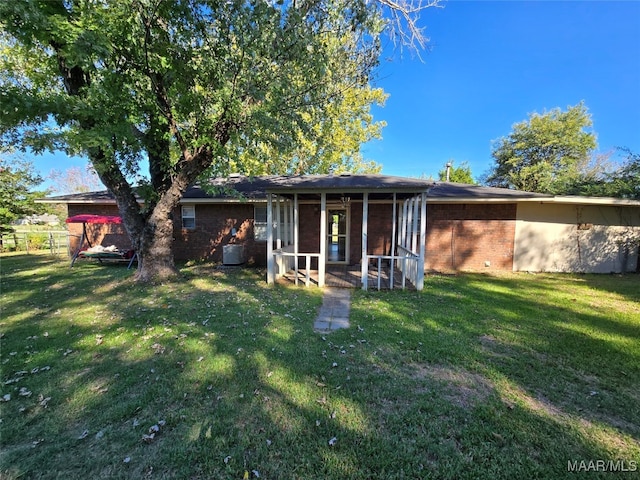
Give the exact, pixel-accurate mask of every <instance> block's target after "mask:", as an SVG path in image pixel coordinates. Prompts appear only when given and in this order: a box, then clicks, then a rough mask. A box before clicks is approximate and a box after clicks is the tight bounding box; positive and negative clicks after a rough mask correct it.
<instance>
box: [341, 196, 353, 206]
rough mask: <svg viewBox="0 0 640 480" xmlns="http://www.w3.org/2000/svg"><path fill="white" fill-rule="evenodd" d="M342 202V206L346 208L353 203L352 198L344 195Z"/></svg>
mask: <svg viewBox="0 0 640 480" xmlns="http://www.w3.org/2000/svg"><path fill="white" fill-rule="evenodd" d="M340 202H342V206H343V207H345V208H346V207H348V206H349V204H350V203H351V197H347V196H345V195H343V196H341V197H340Z"/></svg>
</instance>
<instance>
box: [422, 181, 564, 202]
mask: <svg viewBox="0 0 640 480" xmlns="http://www.w3.org/2000/svg"><path fill="white" fill-rule="evenodd" d="M427 198H428V199H429V200H431V199H436V198H441V199H452V198H457V199H460V198H467V199H505V200H513V201H517V200H522V199H533V198H535V199H540V200H542V199H545V198H553V195H546V194H543V193H532V192H523V191H521V190H510V189H508V188H496V187H482V186H480V185H467V184H465V183H453V182H436V183H434V185H433V186H432V187H431V188H430V189H429V192H428V193H427Z"/></svg>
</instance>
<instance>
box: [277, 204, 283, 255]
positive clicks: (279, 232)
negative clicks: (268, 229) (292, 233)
mask: <svg viewBox="0 0 640 480" xmlns="http://www.w3.org/2000/svg"><path fill="white" fill-rule="evenodd" d="M282 200H283V199H282V197H280V195H276V248H277V249H278V250H280V249H281V248H282V228H280V227H281V225H282V223H281V222H282V219H281V218H280V206H281V205H282Z"/></svg>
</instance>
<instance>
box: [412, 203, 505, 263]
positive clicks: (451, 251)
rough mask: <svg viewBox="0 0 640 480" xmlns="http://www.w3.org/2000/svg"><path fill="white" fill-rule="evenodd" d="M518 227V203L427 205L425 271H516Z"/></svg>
mask: <svg viewBox="0 0 640 480" xmlns="http://www.w3.org/2000/svg"><path fill="white" fill-rule="evenodd" d="M515 226H516V204H504V205H503V204H498V205H491V204H485V205H467V204H462V205H440V204H431V205H427V250H426V259H425V268H426V269H427V271H429V270H431V271H441V272H447V271H463V270H512V268H513V241H514V235H515ZM486 262H489V265H490V266H486Z"/></svg>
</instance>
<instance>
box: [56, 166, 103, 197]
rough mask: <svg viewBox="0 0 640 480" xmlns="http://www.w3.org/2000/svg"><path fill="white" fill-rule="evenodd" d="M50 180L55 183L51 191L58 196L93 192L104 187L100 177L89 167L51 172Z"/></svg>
mask: <svg viewBox="0 0 640 480" xmlns="http://www.w3.org/2000/svg"><path fill="white" fill-rule="evenodd" d="M48 178H49V179H50V180H51V181H52V182H53V186H52V187H51V190H52V191H53V192H55V193H58V194H63V193H81V192H91V191H94V190H97V189H99V188H100V187H101V186H102V183H101V182H100V179H99V178H98V175H97V174H96V173H95V171H94V170H93V169H92V168H91V167H90V166H89V165H87V167H86V168H80V167H71V168H68V169H66V170H65V171H64V172H62V171H60V170H51V172H49V175H48ZM103 188H104V187H103Z"/></svg>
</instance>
